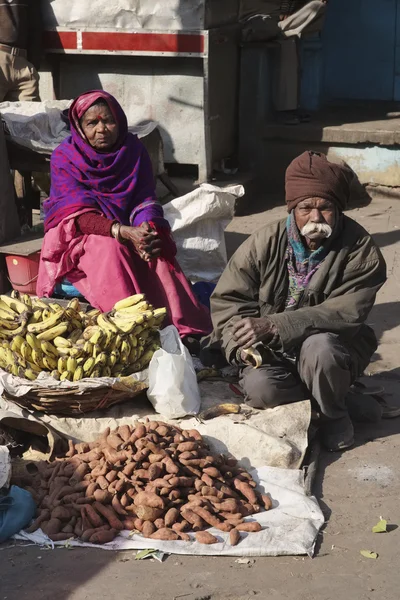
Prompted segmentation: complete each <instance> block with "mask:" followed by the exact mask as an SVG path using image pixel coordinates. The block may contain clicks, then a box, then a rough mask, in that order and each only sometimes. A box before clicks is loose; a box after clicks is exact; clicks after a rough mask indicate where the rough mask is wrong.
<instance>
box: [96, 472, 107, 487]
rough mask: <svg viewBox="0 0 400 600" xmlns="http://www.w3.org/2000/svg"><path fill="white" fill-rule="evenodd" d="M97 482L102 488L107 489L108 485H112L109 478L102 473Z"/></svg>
mask: <svg viewBox="0 0 400 600" xmlns="http://www.w3.org/2000/svg"><path fill="white" fill-rule="evenodd" d="M96 483H97V485H98V486H99V488H100V489H101V490H107V489H108V486H109V485H110V484H109V482H108V481H107V479H106V478H105V477H104V475H100V476H99V477H97V479H96Z"/></svg>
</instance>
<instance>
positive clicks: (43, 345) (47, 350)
mask: <svg viewBox="0 0 400 600" xmlns="http://www.w3.org/2000/svg"><path fill="white" fill-rule="evenodd" d="M40 349H41V350H42V352H43V353H44V354H47V356H52V357H53V358H58V352H57V348H56V347H55V346H53V344H52V343H51V342H48V341H42V342H40Z"/></svg>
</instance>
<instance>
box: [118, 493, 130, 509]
mask: <svg viewBox="0 0 400 600" xmlns="http://www.w3.org/2000/svg"><path fill="white" fill-rule="evenodd" d="M120 502H121V505H122V506H123V507H124V508H125V507H126V506H128V505H129V504H131V498H130V497H129V496H128V494H122V496H121V499H120Z"/></svg>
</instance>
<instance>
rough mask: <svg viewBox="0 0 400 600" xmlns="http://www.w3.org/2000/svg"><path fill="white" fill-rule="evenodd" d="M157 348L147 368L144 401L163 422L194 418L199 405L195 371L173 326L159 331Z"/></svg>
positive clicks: (190, 358)
mask: <svg viewBox="0 0 400 600" xmlns="http://www.w3.org/2000/svg"><path fill="white" fill-rule="evenodd" d="M161 346H162V348H161V349H160V350H157V352H155V353H154V356H153V358H152V359H151V362H150V366H149V389H148V390H147V397H148V399H149V400H150V402H151V403H152V405H153V407H154V409H155V410H156V411H157V412H158V413H159V414H161V415H163V416H164V417H166V418H167V419H179V418H181V417H185V416H186V415H196V414H197V413H198V412H199V410H200V403H201V400H200V391H199V386H198V385H197V377H196V372H195V370H194V366H193V361H192V357H191V356H190V354H189V352H188V350H187V348H185V346H184V345H183V344H182V342H181V339H180V337H179V334H178V331H177V329H176V327H174V326H173V325H170V326H169V327H166V328H165V329H163V330H162V331H161Z"/></svg>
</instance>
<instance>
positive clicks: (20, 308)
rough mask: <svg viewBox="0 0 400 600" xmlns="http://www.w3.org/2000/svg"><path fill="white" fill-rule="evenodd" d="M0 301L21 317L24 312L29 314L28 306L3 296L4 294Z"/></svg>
mask: <svg viewBox="0 0 400 600" xmlns="http://www.w3.org/2000/svg"><path fill="white" fill-rule="evenodd" d="M0 300H2V301H3V302H4V303H5V304H7V306H8V307H9V308H12V309H13V310H14V311H15V312H17V313H18V314H20V315H22V314H23V313H25V312H28V313H29V312H31V311H30V308H29V306H27V305H26V304H24V303H23V302H21V301H20V300H18V299H17V298H10V296H5V295H4V294H3V295H1V296H0Z"/></svg>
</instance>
